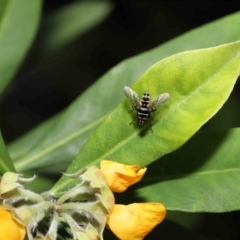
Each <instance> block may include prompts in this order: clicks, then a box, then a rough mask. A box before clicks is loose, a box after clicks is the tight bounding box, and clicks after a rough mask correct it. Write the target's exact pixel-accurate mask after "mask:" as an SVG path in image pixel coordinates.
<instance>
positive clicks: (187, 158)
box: [121, 128, 240, 212]
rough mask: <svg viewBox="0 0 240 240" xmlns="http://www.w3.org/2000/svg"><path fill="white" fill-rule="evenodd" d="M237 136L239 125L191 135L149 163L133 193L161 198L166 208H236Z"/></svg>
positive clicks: (155, 199) (149, 198)
mask: <svg viewBox="0 0 240 240" xmlns="http://www.w3.org/2000/svg"><path fill="white" fill-rule="evenodd" d="M239 138H240V128H236V129H230V130H225V131H202V132H200V133H198V134H196V135H194V137H193V138H192V139H190V140H189V141H188V142H187V143H186V144H185V145H184V146H183V147H181V148H180V149H178V150H177V151H175V152H173V153H171V154H168V155H166V156H164V157H163V158H161V159H159V160H158V161H156V162H154V163H153V164H151V165H149V166H148V171H147V173H146V175H145V176H144V178H143V180H142V181H141V182H140V183H139V184H137V185H136V187H135V186H134V188H135V191H134V192H135V194H136V195H137V196H138V197H139V198H141V199H142V201H150V202H151V201H153V202H161V203H163V204H164V206H165V207H166V208H167V209H168V210H180V211H186V212H227V211H233V210H238V209H239V208H240V197H239V196H240V188H239V184H238V183H239V182H240V161H239V155H240V148H239ZM132 190H133V189H132ZM128 195H129V194H128ZM124 197H126V195H125V194H123V195H122V196H121V198H123V199H124Z"/></svg>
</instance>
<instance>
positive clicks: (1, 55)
mask: <svg viewBox="0 0 240 240" xmlns="http://www.w3.org/2000/svg"><path fill="white" fill-rule="evenodd" d="M41 5H42V2H41V0H35V1H32V0H26V1H18V0H6V1H5V0H2V1H0V24H1V25H0V26H1V27H0V73H1V78H0V93H1V92H2V91H3V90H4V88H5V87H6V85H7V83H8V82H9V81H10V80H11V79H12V78H13V76H14V74H15V73H16V71H17V69H18V67H19V65H20V64H21V62H22V61H23V58H24V57H25V55H26V52H27V50H28V49H29V46H30V44H31V42H32V41H33V38H34V35H35V33H36V30H37V27H38V23H39V18H40V13H41Z"/></svg>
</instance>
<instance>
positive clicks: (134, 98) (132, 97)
mask: <svg viewBox="0 0 240 240" xmlns="http://www.w3.org/2000/svg"><path fill="white" fill-rule="evenodd" d="M123 92H124V94H125V95H126V97H127V98H128V100H129V101H130V102H131V104H132V106H133V107H134V108H137V107H138V106H139V105H140V101H139V97H138V94H137V93H136V92H134V91H133V90H132V89H131V88H129V87H127V86H125V87H124V88H123Z"/></svg>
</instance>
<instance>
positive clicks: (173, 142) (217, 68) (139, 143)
mask: <svg viewBox="0 0 240 240" xmlns="http://www.w3.org/2000/svg"><path fill="white" fill-rule="evenodd" d="M239 72H240V42H235V43H231V44H225V45H221V46H219V47H214V48H208V49H201V50H195V51H189V52H183V53H180V54H176V55H173V56H171V57H169V58H166V59H164V60H162V61H160V62H158V63H156V64H155V65H153V66H152V67H151V68H149V69H148V70H147V71H146V72H145V73H144V74H143V75H142V77H141V78H140V79H139V81H137V82H136V83H135V84H134V85H133V89H134V90H135V91H136V92H141V91H142V92H143V90H144V89H148V91H149V92H150V93H151V94H152V96H156V95H158V94H159V93H164V92H169V93H170V96H171V97H170V99H169V100H168V101H167V102H166V103H164V104H163V106H161V107H160V109H158V110H157V111H156V112H154V114H152V120H151V124H152V130H153V132H151V131H150V129H149V125H148V124H145V126H143V127H142V126H137V125H135V126H134V125H131V126H130V125H129V124H128V123H130V122H131V121H132V120H133V119H134V118H135V115H133V114H130V113H129V112H128V110H129V109H131V104H130V103H129V101H127V99H125V100H124V101H123V102H122V103H121V104H120V105H119V106H118V107H117V108H116V109H115V110H114V111H113V112H112V113H111V114H110V115H108V117H107V118H106V119H105V120H104V121H103V122H102V124H101V125H100V126H99V127H98V129H97V130H96V131H95V132H94V134H93V135H92V136H91V138H90V139H89V140H88V142H87V143H86V144H85V145H84V146H83V148H82V149H81V151H80V153H79V154H78V155H77V157H76V159H75V160H74V161H73V163H72V164H71V166H70V167H69V169H68V172H75V171H77V170H78V169H81V168H82V167H86V166H90V165H98V164H99V162H100V161H101V160H103V159H110V160H114V161H117V162H122V163H125V164H139V165H140V166H142V167H143V166H146V165H148V164H150V163H152V162H153V161H155V160H156V159H158V158H160V157H162V156H164V155H166V154H167V153H170V152H172V151H174V150H175V149H177V148H178V147H180V146H181V145H183V144H184V143H185V142H186V141H187V140H188V139H189V138H190V137H191V136H192V135H193V134H194V133H195V132H196V131H197V130H199V129H200V127H201V126H202V125H203V124H204V123H205V122H206V121H208V120H209V119H210V118H211V117H212V116H213V115H214V114H215V113H216V112H217V111H218V110H219V109H220V108H221V107H222V105H223V104H224V102H225V101H226V100H227V98H228V97H229V95H230V93H231V91H232V89H233V86H234V84H235V81H236V80H237V78H238V76H239ZM109 101H110V99H109ZM135 114H136V113H135ZM62 179H63V180H62V182H61V181H60V183H58V184H57V187H56V188H55V189H61V188H62V187H64V186H65V185H66V184H67V182H68V181H67V180H66V179H65V180H64V178H62Z"/></svg>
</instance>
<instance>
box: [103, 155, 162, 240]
mask: <svg viewBox="0 0 240 240" xmlns="http://www.w3.org/2000/svg"><path fill="white" fill-rule="evenodd" d="M100 169H101V171H102V172H103V174H104V176H105V178H106V180H107V182H108V186H109V187H110V189H111V190H112V191H113V192H123V191H125V190H126V189H127V188H128V187H129V186H131V185H132V184H134V183H136V182H138V181H140V180H141V179H142V177H143V175H144V174H145V172H146V171H147V169H146V168H143V169H139V166H138V165H132V166H130V165H123V164H120V163H116V162H113V161H107V160H103V161H102V162H101V164H100ZM165 216H166V209H165V207H164V206H163V205H162V204H160V203H151V202H150V203H133V204H129V205H121V204H115V205H114V208H113V210H112V212H111V213H110V214H109V216H108V218H107V227H108V228H110V229H111V231H112V232H113V233H114V234H115V235H116V236H117V237H118V238H119V239H121V240H142V239H143V238H144V237H145V236H146V235H147V234H148V233H149V232H150V231H151V230H152V229H153V228H154V227H155V226H156V225H157V224H159V223H161V222H162V221H163V219H164V218H165ZM119 223H121V224H119Z"/></svg>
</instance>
